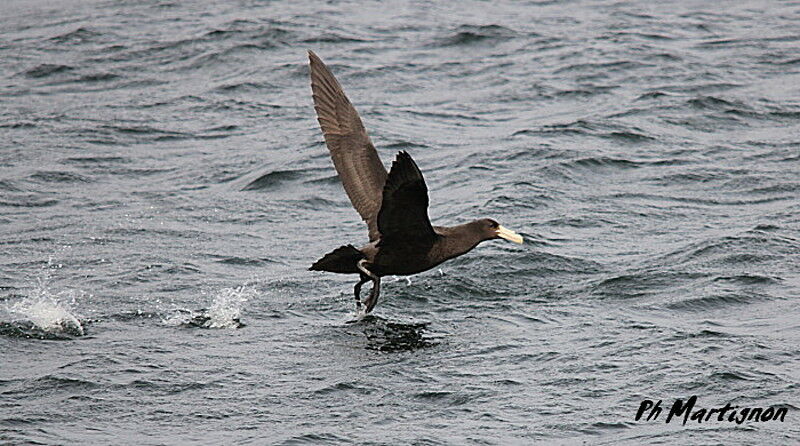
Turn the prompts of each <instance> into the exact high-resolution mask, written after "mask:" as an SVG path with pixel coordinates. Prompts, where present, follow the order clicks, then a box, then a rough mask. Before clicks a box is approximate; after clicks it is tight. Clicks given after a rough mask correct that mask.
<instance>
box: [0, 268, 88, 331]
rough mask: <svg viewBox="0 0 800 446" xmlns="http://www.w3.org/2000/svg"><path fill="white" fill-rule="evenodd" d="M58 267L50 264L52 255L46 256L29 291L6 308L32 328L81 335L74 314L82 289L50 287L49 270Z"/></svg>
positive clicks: (81, 329)
mask: <svg viewBox="0 0 800 446" xmlns="http://www.w3.org/2000/svg"><path fill="white" fill-rule="evenodd" d="M60 267H61V265H53V263H52V259H49V260H48V261H47V266H46V267H45V268H44V269H43V271H42V273H41V274H40V275H39V276H38V277H37V278H36V284H35V285H34V286H33V288H32V289H31V292H30V294H29V295H27V296H25V297H23V298H22V299H21V300H19V301H16V302H13V303H12V304H10V305H7V307H6V311H7V312H8V313H9V314H10V315H11V316H12V317H14V318H15V319H19V322H23V323H27V324H25V325H30V324H32V325H33V328H35V329H38V330H41V331H44V332H47V333H57V332H60V333H64V334H68V335H72V336H83V335H84V328H83V325H82V324H81V322H80V320H79V319H78V317H77V316H76V315H75V307H76V305H77V300H78V297H79V296H80V295H81V294H82V293H81V292H76V291H74V290H64V291H59V292H54V291H52V287H51V285H50V280H51V278H50V270H51V269H52V268H60Z"/></svg>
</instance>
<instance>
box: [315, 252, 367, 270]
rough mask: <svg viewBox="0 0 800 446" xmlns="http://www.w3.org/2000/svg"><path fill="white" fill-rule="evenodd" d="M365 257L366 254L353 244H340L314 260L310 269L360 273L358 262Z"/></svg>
mask: <svg viewBox="0 0 800 446" xmlns="http://www.w3.org/2000/svg"><path fill="white" fill-rule="evenodd" d="M363 258H364V254H362V253H361V251H359V250H358V249H356V248H355V247H354V246H353V245H345V246H340V247H338V248H336V249H334V250H333V251H331V252H329V253H327V254H325V255H324V256H323V257H322V258H321V259H319V260H317V261H316V262H314V264H313V265H311V268H309V270H311V271H328V272H331V273H343V274H355V273H358V267H357V266H356V264H357V263H358V261H359V260H361V259H363Z"/></svg>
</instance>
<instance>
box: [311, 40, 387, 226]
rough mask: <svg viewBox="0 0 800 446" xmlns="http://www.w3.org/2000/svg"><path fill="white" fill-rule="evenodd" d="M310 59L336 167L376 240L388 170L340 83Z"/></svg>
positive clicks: (314, 57)
mask: <svg viewBox="0 0 800 446" xmlns="http://www.w3.org/2000/svg"><path fill="white" fill-rule="evenodd" d="M308 58H309V62H310V67H311V68H310V70H311V90H312V92H313V97H314V109H315V110H316V112H317V120H318V121H319V125H320V127H321V128H322V133H323V134H324V136H325V143H326V144H327V145H328V150H330V153H331V158H332V159H333V165H334V167H336V172H338V174H339V178H340V179H341V181H342V185H344V190H345V192H347V196H348V197H350V202H352V203H353V207H354V208H355V209H356V211H357V212H358V214H359V215H361V218H362V219H364V221H365V222H366V223H367V227H368V228H369V239H370V241H373V240H377V239H378V238H380V232H379V229H378V221H377V220H378V212H379V211H380V208H381V197H382V195H383V194H382V192H383V186H384V184H386V178H387V173H386V168H385V167H384V166H383V163H381V160H380V158H379V157H378V152H377V151H375V146H374V145H372V141H370V139H369V135H367V130H366V129H365V128H364V124H363V123H362V122H361V118H360V117H359V116H358V112H357V111H356V109H355V107H353V104H351V103H350V100H348V99H347V96H345V94H344V90H342V86H341V85H339V81H337V80H336V78H335V77H334V76H333V74H331V72H330V70H328V67H326V66H325V64H324V63H323V62H322V60H320V58H319V57H317V55H316V54H314V52H313V51H309V52H308Z"/></svg>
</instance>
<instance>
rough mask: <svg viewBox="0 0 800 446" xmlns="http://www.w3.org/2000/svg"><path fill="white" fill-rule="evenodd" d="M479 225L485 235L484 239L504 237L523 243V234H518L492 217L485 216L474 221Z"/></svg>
mask: <svg viewBox="0 0 800 446" xmlns="http://www.w3.org/2000/svg"><path fill="white" fill-rule="evenodd" d="M473 224H474V225H476V226H477V227H478V229H479V230H480V231H481V234H482V235H483V240H491V239H496V238H504V239H506V240H508V241H510V242H514V243H522V242H523V239H522V236H521V235H519V234H517V233H516V232H514V231H512V230H511V229H508V228H506V227H504V226H503V225H501V224H500V223H498V222H496V221H494V220H492V219H491V218H484V219H482V220H476V221H475V222H473Z"/></svg>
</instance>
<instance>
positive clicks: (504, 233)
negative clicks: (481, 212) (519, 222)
mask: <svg viewBox="0 0 800 446" xmlns="http://www.w3.org/2000/svg"><path fill="white" fill-rule="evenodd" d="M497 236H498V237H500V238H504V239H506V240H508V241H509V242H514V243H520V244H521V243H522V242H523V239H522V236H521V235H519V234H517V233H516V232H514V231H512V230H511V229H508V228H506V227H505V226H503V225H500V226H498V227H497Z"/></svg>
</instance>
